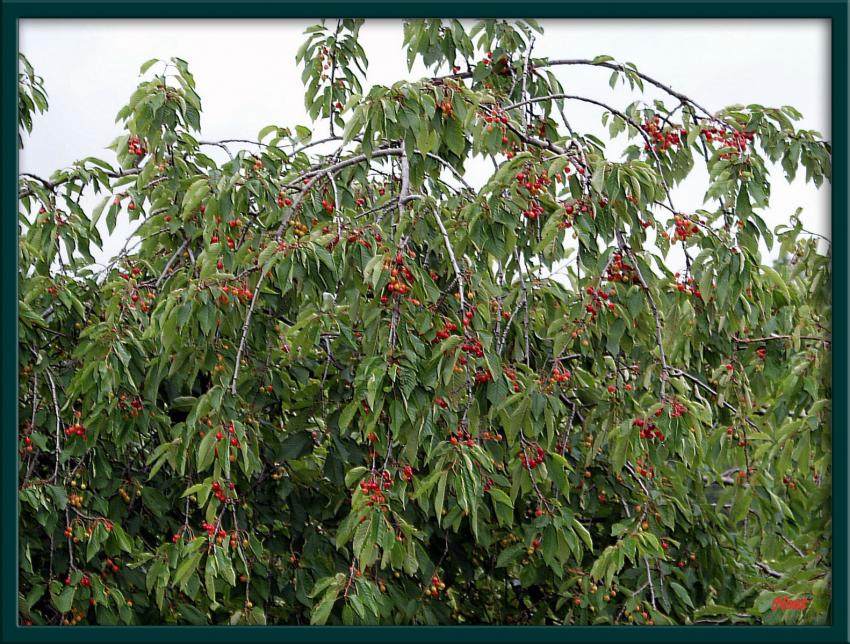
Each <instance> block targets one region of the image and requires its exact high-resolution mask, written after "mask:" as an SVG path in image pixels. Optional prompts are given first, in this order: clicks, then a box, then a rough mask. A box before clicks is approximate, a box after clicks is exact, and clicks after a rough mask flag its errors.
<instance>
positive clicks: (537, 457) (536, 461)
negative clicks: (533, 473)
mask: <svg viewBox="0 0 850 644" xmlns="http://www.w3.org/2000/svg"><path fill="white" fill-rule="evenodd" d="M530 451H531V453H532V454H533V456H532V457H531V458H529V457H528V454H527V453H526V447H525V446H523V448H522V450H521V451H520V453H519V462H520V463H521V464H522V466H523V467H524V468H526V469H529V470H533V469H534V468H535V467H537V466H538V465H541V464H542V463H543V456H544V455H545V452H544V451H543V448H542V447H540V445H537V446H531V447H530Z"/></svg>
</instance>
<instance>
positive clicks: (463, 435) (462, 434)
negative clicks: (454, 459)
mask: <svg viewBox="0 0 850 644" xmlns="http://www.w3.org/2000/svg"><path fill="white" fill-rule="evenodd" d="M449 442H450V443H451V444H452V445H466V446H467V447H472V446H473V445H475V439H474V438H473V437H472V435H471V434H470V433H469V432H467V431H466V429H465V428H464V427H458V430H457V433H456V434H452V435H451V436H449Z"/></svg>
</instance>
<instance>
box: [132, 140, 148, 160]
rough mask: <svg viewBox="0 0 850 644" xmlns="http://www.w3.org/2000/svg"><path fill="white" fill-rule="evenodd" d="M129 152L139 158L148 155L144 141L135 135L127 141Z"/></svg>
mask: <svg viewBox="0 0 850 644" xmlns="http://www.w3.org/2000/svg"><path fill="white" fill-rule="evenodd" d="M127 152H129V153H130V154H132V155H134V156H137V157H143V156H145V154H147V150H146V149H145V148H144V146H142V140H141V139H140V138H139V137H138V136H135V135H134V136H131V137H130V138H129V139H128V140H127Z"/></svg>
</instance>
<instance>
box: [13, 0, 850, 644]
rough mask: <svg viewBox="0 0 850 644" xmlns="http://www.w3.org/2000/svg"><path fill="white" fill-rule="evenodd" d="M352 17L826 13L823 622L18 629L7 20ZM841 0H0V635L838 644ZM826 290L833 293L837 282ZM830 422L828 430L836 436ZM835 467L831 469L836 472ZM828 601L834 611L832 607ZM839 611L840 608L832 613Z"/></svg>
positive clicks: (17, 638)
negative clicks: (827, 406) (828, 266)
mask: <svg viewBox="0 0 850 644" xmlns="http://www.w3.org/2000/svg"><path fill="white" fill-rule="evenodd" d="M322 16H327V17H339V16H357V17H364V18H402V17H458V18H482V17H534V18H541V19H542V18H611V17H617V18H696V19H699V18H785V19H794V18H826V19H830V20H831V26H832V31H831V50H832V51H831V53H832V70H831V73H832V140H833V153H834V158H833V166H834V175H835V178H834V180H833V183H832V239H833V251H834V252H833V261H835V260H836V258H837V261H838V266H835V268H837V271H834V275H833V312H834V316H835V323H834V325H833V326H834V327H835V329H837V330H838V331H839V332H838V333H835V332H833V345H832V350H833V380H834V387H835V390H836V391H838V392H841V393H839V395H838V397H837V398H836V399H835V400H834V401H833V472H832V474H833V485H834V494H833V580H832V584H833V602H832V606H833V611H832V625H831V626H811V627H810V626H670V627H652V628H649V627H639V626H573V627H557V626H548V627H547V626H514V627H500V626H410V627H407V626H379V627H368V626H360V627H343V626H339V627H334V626H265V627H238V628H237V629H236V630H234V629H231V628H222V627H217V626H200V627H193V626H176V627H168V626H139V627H130V626H123V627H108V626H99V627H98V626H87V627H76V628H53V627H19V626H17V612H18V611H17V581H18V566H17V537H18V525H17V511H16V504H17V501H16V495H15V493H14V491H15V490H16V489H17V462H16V459H17V451H16V428H17V426H18V418H17V408H18V364H17V347H18V342H17V326H18V320H17V279H18V278H17V275H18V265H17V253H18V241H17V158H18V150H17V120H16V113H17V107H16V105H17V99H16V88H17V85H16V78H17V55H16V54H17V42H18V30H17V22H18V20H19V19H21V18H318V17H322ZM847 20H848V6H847V0H832V1H827V2H799V1H797V2H794V1H784V2H783V1H780V2H768V1H765V0H757V1H748V2H729V1H723V2H716V3H709V2H686V3H676V2H670V1H669V0H668V1H665V0H655V1H652V2H627V1H606V0H601V1H600V0H597V2H595V3H591V2H587V3H586V4H569V3H568V2H566V1H561V2H558V1H552V0H530V1H526V2H521V3H520V2H517V1H516V0H460V1H459V2H447V1H445V0H437V1H434V2H424V1H422V0H418V1H413V2H409V3H404V2H399V0H368V1H366V2H356V1H351V2H340V1H330V2H324V3H322V4H318V3H315V4H314V3H308V2H304V1H303V0H301V1H296V2H291V3H286V2H274V1H273V0H272V1H267V2H263V1H259V2H257V1H255V2H245V3H239V2H233V3H229V2H226V1H224V0H207V1H206V2H204V1H203V0H200V1H199V0H188V1H186V0H184V1H182V2H162V1H157V0H154V1H152V2H149V3H142V2H132V1H131V2H121V3H120V4H119V3H114V2H108V1H105V0H93V1H90V2H80V3H75V2H62V1H58V2H41V1H38V0H13V1H11V2H5V1H4V3H3V7H2V23H0V29H2V31H0V55H2V58H0V60H2V68H0V87H2V88H3V90H4V91H3V94H2V130H0V142H2V143H0V145H2V150H1V151H0V152H2V154H0V157H1V158H2V165H0V168H2V174H0V179H2V184H0V185H2V192H1V193H0V194H2V201H0V284H2V296H0V339H2V345H0V383H2V390H0V392H2V393H0V395H2V405H3V412H4V413H3V421H4V424H3V428H4V429H3V431H2V438H0V441H2V443H0V485H2V488H0V489H2V491H3V493H2V495H0V496H2V498H0V526H2V568H0V570H2V578H1V579H0V596H2V605H0V618H1V619H2V629H0V641H2V642H60V641H69V642H107V641H108V642H114V641H122V640H123V641H124V642H128V643H129V642H145V641H151V640H157V641H159V642H161V643H163V644H165V643H166V642H171V641H174V642H178V641H179V642H185V643H189V642H222V641H232V640H233V639H234V638H238V639H239V640H245V641H256V642H274V641H287V642H300V641H304V642H315V643H319V642H335V641H340V640H345V641H347V642H349V643H350V644H356V643H359V642H364V643H365V642H368V643H370V644H372V643H378V642H394V641H397V640H401V639H404V640H406V641H407V642H408V643H410V644H414V643H416V642H432V641H434V640H438V641H439V642H440V643H441V644H443V643H448V642H451V641H466V642H510V641H517V640H527V641H533V642H534V643H535V644H538V643H540V644H543V643H545V642H561V641H565V642H566V641H569V642H584V641H588V642H591V641H593V642H616V641H621V640H623V641H625V640H628V641H629V642H635V643H638V642H675V641H678V640H681V639H685V638H687V639H688V640H690V641H691V642H695V643H696V642H711V641H712V640H714V639H721V638H722V639H723V640H724V641H725V642H726V644H734V643H736V642H747V643H748V644H754V643H757V642H797V641H803V640H805V641H811V642H830V643H832V642H835V643H837V642H848V641H850V637H848V632H849V631H848V611H847V609H848V583H847V582H848V541H847V538H848V530H847V528H848V511H847V510H848V508H847V500H848V496H847V492H848V476H847V468H848V464H850V463H848V441H847V419H848V401H850V397H848V396H847V395H846V394H847V364H848V361H847V358H848V345H847V336H846V334H845V333H842V331H845V330H846V328H847V325H848V318H847V314H848V309H847V303H848V298H847V286H848V268H850V264H848V260H847V257H848V250H850V249H848V225H847V216H848V210H847V185H848V184H847V179H848V175H847V117H848V111H847V75H848V70H847V25H848V22H847ZM836 286H837V288H836ZM836 429H837V431H835V430H836ZM835 465H838V467H835ZM836 607H837V608H838V610H836ZM842 609H843V610H842Z"/></svg>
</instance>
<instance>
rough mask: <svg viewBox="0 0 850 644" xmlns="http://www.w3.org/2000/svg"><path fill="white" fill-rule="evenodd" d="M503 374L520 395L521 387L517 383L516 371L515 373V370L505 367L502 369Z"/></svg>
mask: <svg viewBox="0 0 850 644" xmlns="http://www.w3.org/2000/svg"><path fill="white" fill-rule="evenodd" d="M502 373H504V374H505V378H507V379H508V380H510V381H511V384H512V385H513V388H514V392H515V393H519V389H520V387H519V382H517V375H516V371H514V370H513V369H511V368H510V367H508V366H503V367H502Z"/></svg>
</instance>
